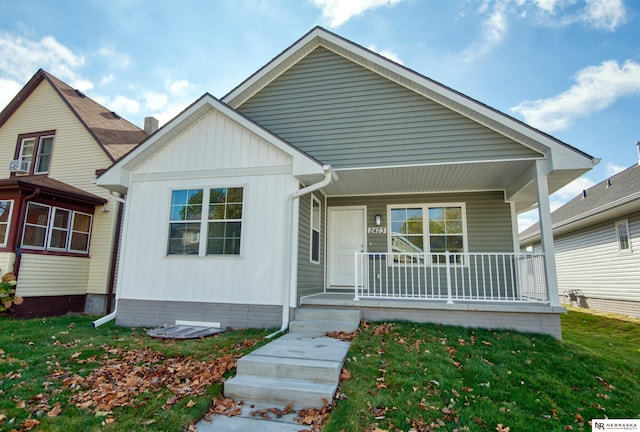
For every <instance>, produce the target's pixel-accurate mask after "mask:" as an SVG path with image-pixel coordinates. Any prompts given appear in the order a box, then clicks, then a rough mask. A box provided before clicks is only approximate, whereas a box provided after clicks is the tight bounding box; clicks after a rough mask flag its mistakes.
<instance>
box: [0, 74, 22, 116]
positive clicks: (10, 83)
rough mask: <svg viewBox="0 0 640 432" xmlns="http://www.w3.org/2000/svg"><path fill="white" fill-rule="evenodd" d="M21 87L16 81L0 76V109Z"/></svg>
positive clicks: (0, 109)
mask: <svg viewBox="0 0 640 432" xmlns="http://www.w3.org/2000/svg"><path fill="white" fill-rule="evenodd" d="M21 88H22V84H20V83H19V82H17V81H14V80H10V79H5V78H0V111H2V110H3V109H4V107H5V106H6V105H7V104H8V103H9V102H11V99H13V98H14V96H15V95H16V94H18V92H19V91H20V89H21Z"/></svg>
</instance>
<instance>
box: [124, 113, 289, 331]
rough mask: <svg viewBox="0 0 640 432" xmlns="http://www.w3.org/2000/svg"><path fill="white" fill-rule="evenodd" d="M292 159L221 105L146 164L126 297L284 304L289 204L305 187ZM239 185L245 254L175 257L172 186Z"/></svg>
mask: <svg viewBox="0 0 640 432" xmlns="http://www.w3.org/2000/svg"><path fill="white" fill-rule="evenodd" d="M292 162H293V161H292V158H291V157H290V156H289V155H287V154H285V153H284V152H282V151H281V150H279V149H277V148H276V147H275V146H273V145H271V144H269V143H267V142H265V141H264V140H262V139H261V138H260V137H258V136H256V135H254V134H252V133H251V132H249V131H247V130H246V129H244V128H243V127H242V126H241V125H239V124H237V123H235V122H234V121H233V120H231V119H229V118H228V117H226V116H224V115H222V114H220V113H219V112H217V111H215V110H212V111H210V112H209V113H208V114H206V115H205V116H203V117H202V118H201V119H200V120H198V121H196V122H194V123H193V124H192V125H191V126H190V127H189V128H188V129H186V130H185V131H184V132H183V133H181V134H180V135H178V136H177V137H176V138H174V139H173V140H172V141H170V142H169V143H168V144H166V145H165V146H164V147H163V148H161V149H159V150H157V151H156V152H155V153H154V154H153V156H151V157H150V158H149V159H147V160H146V161H144V162H142V163H141V164H140V165H139V166H138V167H137V168H136V169H134V170H133V171H132V183H131V185H130V188H129V193H128V196H127V208H126V216H125V227H126V233H125V236H124V244H123V247H124V249H123V251H122V256H121V273H120V275H119V282H118V287H119V290H120V301H121V302H123V300H124V303H130V302H129V300H145V301H147V302H148V303H147V305H148V307H147V309H152V308H153V306H152V305H150V306H149V303H153V302H154V301H159V302H170V301H174V302H178V303H180V304H183V303H184V304H186V303H190V302H191V303H208V304H220V303H227V304H243V305H248V304H253V305H281V304H282V301H283V298H282V293H283V290H282V288H283V283H285V281H286V279H284V278H283V272H284V270H285V268H284V266H283V261H282V259H283V257H284V256H285V254H284V247H285V244H284V241H285V238H286V236H285V230H286V229H289V228H288V227H285V220H286V218H285V215H286V213H285V211H286V205H285V203H286V197H287V196H288V195H289V194H291V193H293V192H294V191H296V190H297V189H298V186H299V184H298V181H297V180H296V179H295V178H294V177H293V176H292V175H291V173H290V172H291V169H292ZM285 168H286V169H285ZM287 170H288V172H284V171H287ZM234 173H235V174H234ZM235 186H242V187H244V206H243V219H242V240H241V241H242V245H241V256H213V255H210V256H203V257H199V256H189V255H171V256H168V255H167V238H168V232H169V212H170V202H171V191H172V190H176V189H196V188H212V187H214V188H215V187H235ZM202 235H206V234H204V233H202ZM144 309H145V307H142V310H144ZM138 311H140V308H139V307H138ZM119 313H120V312H119ZM212 318H215V317H212ZM127 319H128V318H127V317H126V316H121V317H120V318H119V322H127ZM179 319H191V318H190V317H189V316H183V317H181V318H179ZM214 321H215V320H214Z"/></svg>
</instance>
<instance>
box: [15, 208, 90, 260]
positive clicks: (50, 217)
mask: <svg viewBox="0 0 640 432" xmlns="http://www.w3.org/2000/svg"><path fill="white" fill-rule="evenodd" d="M31 204H34V205H39V206H42V207H47V208H48V209H49V214H48V217H47V219H48V221H47V225H46V227H45V229H46V232H45V239H44V244H45V246H31V245H25V244H24V236H25V231H26V230H25V227H26V226H27V225H29V226H38V227H42V226H43V225H33V224H28V223H27V220H26V215H27V214H28V212H29V205H31ZM56 210H63V211H67V212H69V213H70V215H69V222H68V225H67V241H66V244H65V247H64V249H63V248H57V247H52V246H51V233H52V232H53V229H54V227H53V219H54V218H53V214H54V213H55V211H56ZM76 214H83V215H85V216H88V217H89V232H88V233H86V234H88V237H87V249H86V250H77V249H71V237H72V236H73V220H74V218H75V215H76ZM22 225H23V227H22V238H21V239H20V247H21V248H22V249H29V250H41V251H51V252H62V253H72V254H83V255H85V254H88V253H89V248H90V246H91V228H92V227H93V215H92V214H90V213H85V212H81V211H77V210H72V209H69V208H64V207H56V206H51V205H48V204H43V203H39V202H28V203H27V211H26V212H25V220H24V222H23V223H22ZM58 229H59V228H58ZM78 232H81V231H78ZM82 234H85V233H82Z"/></svg>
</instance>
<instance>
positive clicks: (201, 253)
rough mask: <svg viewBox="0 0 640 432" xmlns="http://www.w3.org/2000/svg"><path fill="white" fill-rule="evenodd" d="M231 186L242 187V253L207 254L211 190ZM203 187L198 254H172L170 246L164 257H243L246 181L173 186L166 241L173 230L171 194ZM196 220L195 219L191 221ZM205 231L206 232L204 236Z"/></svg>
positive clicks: (170, 192) (181, 258)
mask: <svg viewBox="0 0 640 432" xmlns="http://www.w3.org/2000/svg"><path fill="white" fill-rule="evenodd" d="M230 188H242V218H241V219H240V222H241V223H240V253H239V254H237V255H232V254H227V255H224V254H207V238H208V234H209V231H208V229H209V226H208V225H209V222H211V220H210V219H209V203H210V192H211V189H230ZM196 189H202V215H201V216H200V239H199V242H200V243H199V244H198V254H197V255H195V254H170V253H169V251H168V248H167V250H166V252H165V255H164V257H165V258H168V259H179V260H185V259H194V258H208V259H223V260H224V259H243V258H244V251H245V237H246V235H245V229H246V228H245V225H246V222H247V213H246V211H247V191H248V189H249V188H248V185H247V184H246V183H242V184H225V185H213V186H212V185H206V186H201V185H197V186H185V187H172V188H171V189H170V190H169V199H168V201H167V216H166V219H165V220H166V221H167V224H166V227H167V230H166V233H165V241H169V233H170V231H171V223H172V221H171V195H172V194H173V192H174V191H182V190H196ZM234 220H235V219H229V221H234ZM191 222H195V221H191ZM203 233H204V234H205V235H204V236H203Z"/></svg>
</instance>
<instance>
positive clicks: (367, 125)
mask: <svg viewBox="0 0 640 432" xmlns="http://www.w3.org/2000/svg"><path fill="white" fill-rule="evenodd" d="M238 110H239V111H240V112H242V113H243V114H244V115H246V116H247V117H249V118H251V119H252V120H253V121H255V122H257V123H258V124H261V125H262V126H264V127H266V128H267V129H269V130H271V131H273V132H275V133H276V134H278V135H279V136H281V137H282V138H284V139H285V140H287V141H289V142H291V143H292V144H294V145H295V146H297V147H298V148H300V149H301V150H303V151H305V152H307V153H308V154H310V155H312V156H313V157H315V158H316V159H318V160H320V161H322V162H323V163H327V164H331V165H332V166H333V167H334V168H336V169H341V168H351V167H365V166H393V165H406V164H411V165H413V164H424V163H430V164H433V163H442V162H464V161H474V162H475V161H483V160H484V161H486V160H505V159H518V158H531V157H540V154H539V153H537V152H535V151H533V150H532V149H530V148H527V147H524V146H522V145H521V144H519V143H516V142H514V141H512V140H510V139H508V138H506V137H504V136H502V135H500V134H498V133H497V132H495V131H492V130H490V129H488V128H486V127H484V126H481V125H479V124H478V123H476V122H475V121H473V120H470V119H468V118H466V117H464V116H462V115H460V114H458V113H455V112H453V111H451V110H449V109H447V108H444V107H443V106H441V105H439V104H438V103H436V102H433V101H431V100H429V99H427V98H425V97H424V96H422V95H419V94H417V93H415V92H413V91H411V90H409V89H407V88H405V87H403V86H401V85H399V84H397V83H394V82H392V81H390V80H388V79H387V78H384V77H382V76H380V75H378V74H376V73H374V72H372V71H370V70H368V69H366V68H364V67H362V66H359V65H357V64H355V63H353V62H351V61H350V60H347V59H346V58H344V57H342V56H340V55H338V54H336V53H334V52H332V51H330V50H327V49H325V48H322V47H319V48H317V49H315V50H314V51H313V52H311V53H310V54H309V55H308V56H307V57H305V58H303V59H302V60H301V61H300V62H298V63H297V64H296V65H294V66H292V67H291V68H290V69H289V70H287V71H286V72H285V73H283V74H282V75H281V76H279V77H278V78H276V79H275V80H274V81H273V82H271V83H270V84H269V85H267V86H266V87H265V88H263V89H261V90H260V91H259V92H258V93H257V94H255V95H254V96H252V97H251V98H250V99H249V100H247V101H246V102H244V103H243V104H242V105H241V106H240V107H238Z"/></svg>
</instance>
